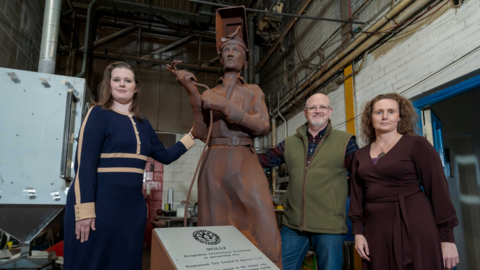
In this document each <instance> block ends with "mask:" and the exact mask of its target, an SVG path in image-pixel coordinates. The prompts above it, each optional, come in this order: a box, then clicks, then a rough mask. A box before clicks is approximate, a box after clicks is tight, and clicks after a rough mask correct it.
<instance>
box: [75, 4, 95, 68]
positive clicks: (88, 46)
mask: <svg viewBox="0 0 480 270" xmlns="http://www.w3.org/2000/svg"><path fill="white" fill-rule="evenodd" d="M98 4H99V2H98V0H92V2H90V4H89V5H88V10H87V26H86V27H85V42H84V44H83V45H84V46H85V51H84V54H83V63H82V70H81V71H80V72H79V73H78V74H77V75H76V76H75V77H82V76H83V75H84V74H85V71H87V62H88V61H87V60H88V56H89V54H90V49H91V47H92V46H91V43H90V42H91V39H92V37H91V36H92V30H93V27H92V24H93V17H94V13H95V10H96V9H97V7H98Z"/></svg>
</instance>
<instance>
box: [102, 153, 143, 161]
mask: <svg viewBox="0 0 480 270" xmlns="http://www.w3.org/2000/svg"><path fill="white" fill-rule="evenodd" d="M100 157H101V158H136V159H141V160H145V161H147V160H148V157H147V156H144V155H138V154H128V153H108V154H102V155H101V156H100Z"/></svg>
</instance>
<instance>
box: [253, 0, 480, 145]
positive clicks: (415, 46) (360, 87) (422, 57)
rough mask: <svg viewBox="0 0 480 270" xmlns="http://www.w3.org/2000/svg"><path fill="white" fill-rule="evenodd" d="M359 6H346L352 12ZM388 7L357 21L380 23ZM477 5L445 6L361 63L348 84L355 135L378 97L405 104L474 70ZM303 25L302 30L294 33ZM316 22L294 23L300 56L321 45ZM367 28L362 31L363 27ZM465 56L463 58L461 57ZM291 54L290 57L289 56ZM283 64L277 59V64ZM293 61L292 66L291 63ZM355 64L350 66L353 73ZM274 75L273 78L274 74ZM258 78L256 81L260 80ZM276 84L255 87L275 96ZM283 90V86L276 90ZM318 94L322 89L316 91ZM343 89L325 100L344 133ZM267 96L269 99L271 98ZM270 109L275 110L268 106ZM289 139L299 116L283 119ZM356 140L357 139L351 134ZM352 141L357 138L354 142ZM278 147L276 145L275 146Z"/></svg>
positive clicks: (370, 10) (375, 4)
mask: <svg viewBox="0 0 480 270" xmlns="http://www.w3.org/2000/svg"><path fill="white" fill-rule="evenodd" d="M328 2H329V1H318V3H317V2H314V4H311V5H310V7H309V11H308V14H309V15H314V14H315V11H310V9H320V8H321V7H324V5H326V3H328ZM359 2H363V1H352V6H353V7H354V8H352V9H355V7H356V6H358V5H359V4H358V3H359ZM390 3H391V1H384V0H378V1H372V2H371V3H370V4H369V5H368V6H367V7H366V8H365V9H364V10H363V11H362V12H361V13H360V14H359V18H358V20H360V21H367V20H369V21H371V22H374V21H375V18H378V17H381V16H382V14H384V13H385V12H387V11H388V9H389V7H390ZM335 10H336V6H335V5H333V4H332V5H330V13H328V12H327V11H325V10H324V12H327V14H330V15H331V16H332V17H334V14H336V13H335ZM479 14H480V1H479V0H469V1H465V3H464V4H463V5H462V7H461V8H459V9H454V8H451V7H450V6H446V7H445V8H444V10H440V11H439V12H437V15H436V16H433V17H432V18H431V19H429V20H425V21H422V23H420V24H419V25H417V26H416V27H415V29H414V30H413V31H405V33H403V34H402V33H400V34H398V35H397V36H395V37H393V38H392V39H391V40H389V41H388V42H386V43H384V44H383V45H382V46H380V47H378V48H377V49H376V50H375V51H373V52H372V53H371V54H369V55H368V56H367V58H366V61H365V65H364V67H363V69H362V70H361V72H360V73H359V74H358V75H357V76H356V77H355V78H354V89H355V115H356V116H357V119H356V124H357V132H358V131H359V130H360V129H359V128H360V126H359V122H360V114H361V112H362V111H363V107H364V106H365V103H366V102H367V101H368V100H370V99H372V98H373V97H375V96H376V95H378V94H380V93H387V92H398V93H402V94H404V95H405V96H406V97H408V98H412V97H414V96H416V95H419V94H421V93H423V92H425V91H428V90H430V89H432V88H434V87H436V86H439V85H441V84H444V83H446V82H449V81H451V80H453V79H455V78H458V77H460V76H462V75H465V74H467V73H469V72H472V71H474V70H476V69H479V68H480V50H476V51H473V52H472V50H474V49H476V48H478V47H479V46H480V16H479ZM302 24H303V26H302V27H300V26H301V25H302ZM317 24H318V25H320V24H322V23H320V22H315V23H312V22H308V21H307V20H303V22H302V21H300V22H299V23H297V27H299V28H301V29H303V31H304V32H303V33H302V36H303V40H302V39H301V38H300V31H299V39H300V40H301V42H302V44H301V48H302V50H303V51H304V54H308V53H309V52H311V51H313V50H315V46H316V45H317V46H318V45H319V44H321V42H323V40H325V34H324V32H328V31H329V30H328V29H329V28H328V26H327V25H328V24H325V27H324V28H322V29H325V31H321V30H320V28H319V27H316V25H317ZM365 28H367V27H365ZM468 53H469V55H467V54H468ZM292 54H294V53H292ZM281 57H283V56H282V55H281V53H280V54H279V53H276V54H274V55H272V57H271V58H270V59H269V61H268V62H267V64H266V66H265V67H266V68H264V70H263V71H262V72H265V73H267V72H266V71H265V70H270V69H272V70H275V69H274V68H273V67H274V64H277V65H278V64H279V63H280V64H281V61H283V60H279V58H281ZM281 59H283V58H281ZM296 61H297V60H296ZM359 64H360V63H356V66H357V67H358V66H359ZM277 73H278V72H277ZM261 78H262V77H261ZM278 81H282V82H283V77H280V76H277V77H275V76H270V77H267V79H266V80H262V79H261V82H260V85H261V87H262V88H263V89H264V91H265V92H268V91H271V92H272V93H275V95H274V96H276V91H278V89H281V88H279V87H280V86H279V85H280V83H279V82H278ZM282 86H283V84H282ZM316 90H317V91H318V90H320V92H322V91H323V89H316ZM343 91H344V88H343V86H340V87H338V89H337V90H335V91H333V92H330V93H329V94H328V96H329V98H330V99H331V102H332V107H333V108H334V110H333V115H332V123H333V125H334V127H335V128H338V129H342V130H344V129H345V105H344V93H343ZM272 96H273V94H272ZM274 105H275V106H276V104H274ZM287 119H288V129H289V135H291V134H293V133H291V132H293V131H294V130H295V129H296V128H297V127H298V126H299V125H301V124H302V121H304V117H303V113H302V112H294V113H290V115H288V116H287ZM283 134H284V131H283V126H282V125H280V126H279V127H278V130H277V138H278V139H280V138H282V137H284V135H283ZM357 135H358V134H357ZM357 137H358V136H357ZM277 141H279V140H277Z"/></svg>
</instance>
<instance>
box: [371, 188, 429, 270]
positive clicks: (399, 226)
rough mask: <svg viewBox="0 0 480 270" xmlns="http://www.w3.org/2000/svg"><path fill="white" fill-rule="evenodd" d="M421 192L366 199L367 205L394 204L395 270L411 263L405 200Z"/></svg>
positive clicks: (399, 269)
mask: <svg viewBox="0 0 480 270" xmlns="http://www.w3.org/2000/svg"><path fill="white" fill-rule="evenodd" d="M421 192H422V190H415V191H412V192H408V193H406V194H402V195H398V196H394V197H384V198H377V199H367V200H366V202H367V203H382V202H395V219H394V221H393V251H394V256H395V264H396V266H397V270H402V269H404V266H405V265H407V264H410V263H412V249H411V243H410V237H409V231H410V229H409V227H408V220H407V208H406V207H405V198H406V197H409V196H412V195H414V194H417V193H421Z"/></svg>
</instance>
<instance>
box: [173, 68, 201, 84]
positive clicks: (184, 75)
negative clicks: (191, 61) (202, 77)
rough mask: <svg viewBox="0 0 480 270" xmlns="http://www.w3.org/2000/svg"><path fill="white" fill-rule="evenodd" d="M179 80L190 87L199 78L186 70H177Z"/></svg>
mask: <svg viewBox="0 0 480 270" xmlns="http://www.w3.org/2000/svg"><path fill="white" fill-rule="evenodd" d="M177 81H178V82H179V83H180V84H181V85H182V86H184V87H188V86H191V85H193V84H194V83H195V82H196V81H197V78H195V75H193V73H191V72H188V71H186V70H178V71H177Z"/></svg>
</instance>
